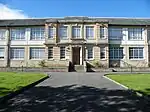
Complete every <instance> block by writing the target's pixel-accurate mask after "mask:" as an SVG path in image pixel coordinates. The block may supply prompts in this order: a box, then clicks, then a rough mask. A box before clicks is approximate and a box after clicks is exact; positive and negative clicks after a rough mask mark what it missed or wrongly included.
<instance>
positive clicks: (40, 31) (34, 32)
mask: <svg viewBox="0 0 150 112" xmlns="http://www.w3.org/2000/svg"><path fill="white" fill-rule="evenodd" d="M44 34H45V28H44V27H36V28H31V40H43V39H44Z"/></svg>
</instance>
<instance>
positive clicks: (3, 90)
mask: <svg viewBox="0 0 150 112" xmlns="http://www.w3.org/2000/svg"><path fill="white" fill-rule="evenodd" d="M11 92H13V91H12V90H10V89H8V88H3V87H0V97H3V96H5V95H7V94H9V93H11Z"/></svg>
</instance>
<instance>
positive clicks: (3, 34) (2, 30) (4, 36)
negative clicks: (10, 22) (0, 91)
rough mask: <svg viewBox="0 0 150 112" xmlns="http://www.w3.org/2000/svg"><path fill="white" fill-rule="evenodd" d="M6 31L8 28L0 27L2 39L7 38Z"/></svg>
mask: <svg viewBox="0 0 150 112" xmlns="http://www.w3.org/2000/svg"><path fill="white" fill-rule="evenodd" d="M6 31H7V30H6V29H0V40H5V39H6ZM1 33H2V34H1ZM1 35H2V36H1ZM1 37H2V38H1Z"/></svg>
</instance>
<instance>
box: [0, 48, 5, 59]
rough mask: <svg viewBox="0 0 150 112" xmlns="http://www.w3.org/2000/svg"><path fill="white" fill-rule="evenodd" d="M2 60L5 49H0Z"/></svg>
mask: <svg viewBox="0 0 150 112" xmlns="http://www.w3.org/2000/svg"><path fill="white" fill-rule="evenodd" d="M0 59H4V48H0Z"/></svg>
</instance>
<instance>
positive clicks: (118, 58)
mask: <svg viewBox="0 0 150 112" xmlns="http://www.w3.org/2000/svg"><path fill="white" fill-rule="evenodd" d="M109 60H114V61H115V60H116V61H117V60H123V59H119V58H118V59H109Z"/></svg>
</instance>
